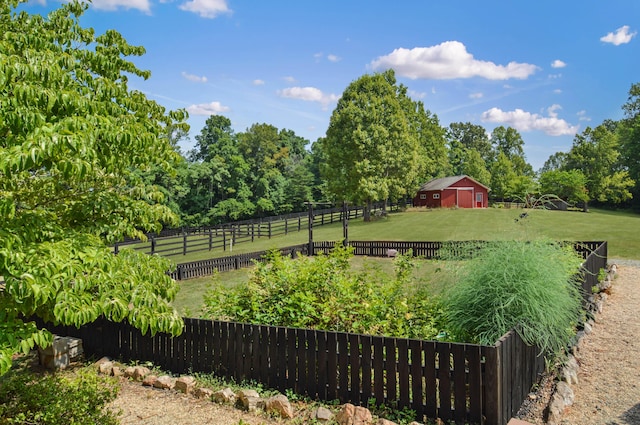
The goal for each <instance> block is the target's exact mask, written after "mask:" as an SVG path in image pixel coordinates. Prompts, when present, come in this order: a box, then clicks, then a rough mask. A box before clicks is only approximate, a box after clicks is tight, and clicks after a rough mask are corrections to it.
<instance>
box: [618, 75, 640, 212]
mask: <svg viewBox="0 0 640 425" xmlns="http://www.w3.org/2000/svg"><path fill="white" fill-rule="evenodd" d="M622 109H623V110H624V119H623V120H622V121H621V122H620V127H619V130H620V136H621V137H620V151H621V158H620V160H621V162H622V164H623V165H624V167H625V168H626V169H627V170H628V172H629V177H630V178H631V179H632V180H633V181H634V182H635V185H634V186H633V188H632V189H631V192H632V193H633V206H634V208H635V209H636V210H640V83H635V84H633V85H632V86H631V88H630V89H629V97H628V98H627V102H626V103H625V104H624V105H623V106H622Z"/></svg>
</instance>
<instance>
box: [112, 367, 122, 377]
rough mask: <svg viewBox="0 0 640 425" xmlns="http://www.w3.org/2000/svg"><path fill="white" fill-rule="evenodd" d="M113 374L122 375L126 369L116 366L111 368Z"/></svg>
mask: <svg viewBox="0 0 640 425" xmlns="http://www.w3.org/2000/svg"><path fill="white" fill-rule="evenodd" d="M111 375H113V376H122V375H124V371H123V370H122V368H121V367H120V366H114V367H112V368H111Z"/></svg>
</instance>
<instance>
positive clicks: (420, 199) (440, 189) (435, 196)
mask: <svg viewBox="0 0 640 425" xmlns="http://www.w3.org/2000/svg"><path fill="white" fill-rule="evenodd" d="M488 195H489V188H488V187H487V186H485V185H483V184H482V183H479V182H477V181H475V180H474V179H472V178H471V177H469V176H453V177H443V178H441V179H435V180H431V181H430V182H428V183H425V184H423V185H422V187H421V188H420V189H419V190H418V193H417V194H416V196H415V198H413V205H414V206H416V207H429V208H438V207H442V208H450V207H459V208H487V206H488V205H489V202H488Z"/></svg>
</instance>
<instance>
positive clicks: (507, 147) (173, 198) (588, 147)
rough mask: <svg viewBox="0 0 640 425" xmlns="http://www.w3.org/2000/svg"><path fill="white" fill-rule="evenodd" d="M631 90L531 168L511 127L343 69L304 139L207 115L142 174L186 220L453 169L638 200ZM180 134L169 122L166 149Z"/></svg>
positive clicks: (601, 201)
mask: <svg viewBox="0 0 640 425" xmlns="http://www.w3.org/2000/svg"><path fill="white" fill-rule="evenodd" d="M639 93H640V85H639V84H634V85H633V86H632V87H631V90H630V92H629V99H628V102H627V103H626V104H625V105H623V109H624V111H625V118H624V119H622V120H620V121H613V120H606V121H605V122H603V123H602V124H600V125H598V126H597V127H595V128H591V127H587V128H586V129H585V130H584V131H583V132H582V133H580V134H577V135H576V136H575V138H574V141H573V145H572V147H571V149H570V150H569V152H558V153H555V154H554V155H552V156H551V157H550V158H549V159H548V160H547V161H546V162H545V164H544V166H543V167H542V168H541V169H540V170H538V171H537V172H536V171H534V169H533V167H532V166H531V165H530V164H529V163H528V162H527V159H526V156H525V153H524V144H525V142H524V139H523V137H522V135H521V134H520V133H519V132H518V131H517V130H516V129H514V128H512V127H504V126H499V127H496V128H495V129H494V130H493V131H492V132H491V133H488V132H487V130H486V129H485V128H484V127H483V126H481V125H478V124H473V123H471V122H454V123H451V124H449V126H446V127H443V126H441V125H440V122H439V120H438V117H437V115H436V114H434V113H432V112H431V111H429V110H428V109H426V108H425V105H424V104H423V102H421V101H414V100H412V99H411V98H410V97H409V95H408V94H407V88H406V87H405V86H404V85H402V84H399V83H398V82H397V81H396V78H395V75H394V72H393V71H392V70H389V71H385V72H383V73H376V74H367V75H363V76H362V77H360V78H358V79H356V80H355V81H353V82H352V83H351V84H350V85H349V86H348V87H347V88H346V90H345V91H344V93H343V94H342V97H341V98H340V100H339V101H338V104H337V106H336V108H335V110H334V111H333V113H332V116H331V120H330V123H329V127H328V129H327V132H326V136H325V137H322V138H319V139H318V140H316V141H315V142H313V143H311V142H310V141H309V140H307V139H304V138H303V137H300V136H298V135H296V134H295V132H294V131H292V130H289V129H278V128H276V127H275V126H273V125H271V124H266V123H256V124H253V125H252V126H251V127H249V128H247V129H246V130H245V131H244V132H238V133H236V132H234V130H233V129H232V122H231V120H230V119H229V118H227V117H225V116H222V115H212V116H210V117H209V118H208V119H207V120H206V123H205V125H204V127H203V128H202V129H201V131H200V133H199V134H198V135H196V136H195V141H196V143H195V147H194V148H193V149H192V150H190V151H188V152H184V153H180V155H179V156H178V157H177V161H176V162H175V163H174V168H175V172H174V173H173V174H168V173H166V172H162V171H161V170H160V169H159V168H155V169H153V170H151V171H148V172H147V173H146V175H145V176H146V178H147V179H148V180H149V183H153V184H156V185H158V186H159V187H161V189H162V191H163V192H164V194H165V196H166V199H167V202H168V205H169V206H170V208H171V209H172V210H173V211H174V212H175V213H176V214H177V215H178V216H179V217H180V220H181V224H182V225H185V226H198V225H214V224H219V223H223V222H228V221H235V220H242V219H248V218H257V217H263V216H269V215H278V214H286V213H290V212H298V211H304V210H305V209H306V208H307V206H306V202H308V201H311V202H327V203H338V202H342V201H347V202H350V203H352V204H358V205H365V206H366V205H371V204H372V203H373V202H377V201H394V202H395V201H398V200H401V199H405V198H410V197H413V195H414V194H415V192H416V190H417V189H418V187H419V186H420V185H421V184H422V183H425V182H427V181H429V180H431V179H433V178H438V177H444V176H450V175H463V174H464V175H468V176H470V177H472V178H474V179H476V180H477V181H479V182H480V183H483V184H485V185H486V186H488V187H490V188H491V192H490V196H491V198H492V199H493V200H499V201H504V200H512V201H513V200H525V199H526V198H528V197H531V196H534V197H536V196H540V195H547V194H552V195H556V196H559V197H560V198H562V199H564V200H566V201H567V202H569V203H571V204H577V203H579V204H583V205H585V207H586V205H587V203H588V202H593V203H596V204H598V205H601V206H609V207H615V208H623V207H629V206H635V207H636V208H640V202H639V200H640V183H639V182H640V165H639V164H640V147H639V146H640V142H639V139H640V130H639V129H638V127H639V126H638V122H639V120H640V118H638V117H639V116H640V101H639V100H638V95H639ZM186 137H187V133H186V131H185V130H184V129H181V128H175V129H172V131H171V132H170V135H169V139H170V140H171V142H172V144H173V146H174V148H175V149H176V151H178V152H179V148H178V144H179V142H180V141H181V140H183V139H185V138H186ZM634 195H635V196H634Z"/></svg>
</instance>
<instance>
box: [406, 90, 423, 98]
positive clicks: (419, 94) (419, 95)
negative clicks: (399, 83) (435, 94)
mask: <svg viewBox="0 0 640 425" xmlns="http://www.w3.org/2000/svg"><path fill="white" fill-rule="evenodd" d="M407 93H408V94H409V96H410V97H412V98H417V99H424V98H425V97H427V93H425V92H423V91H415V90H408V91H407Z"/></svg>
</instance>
